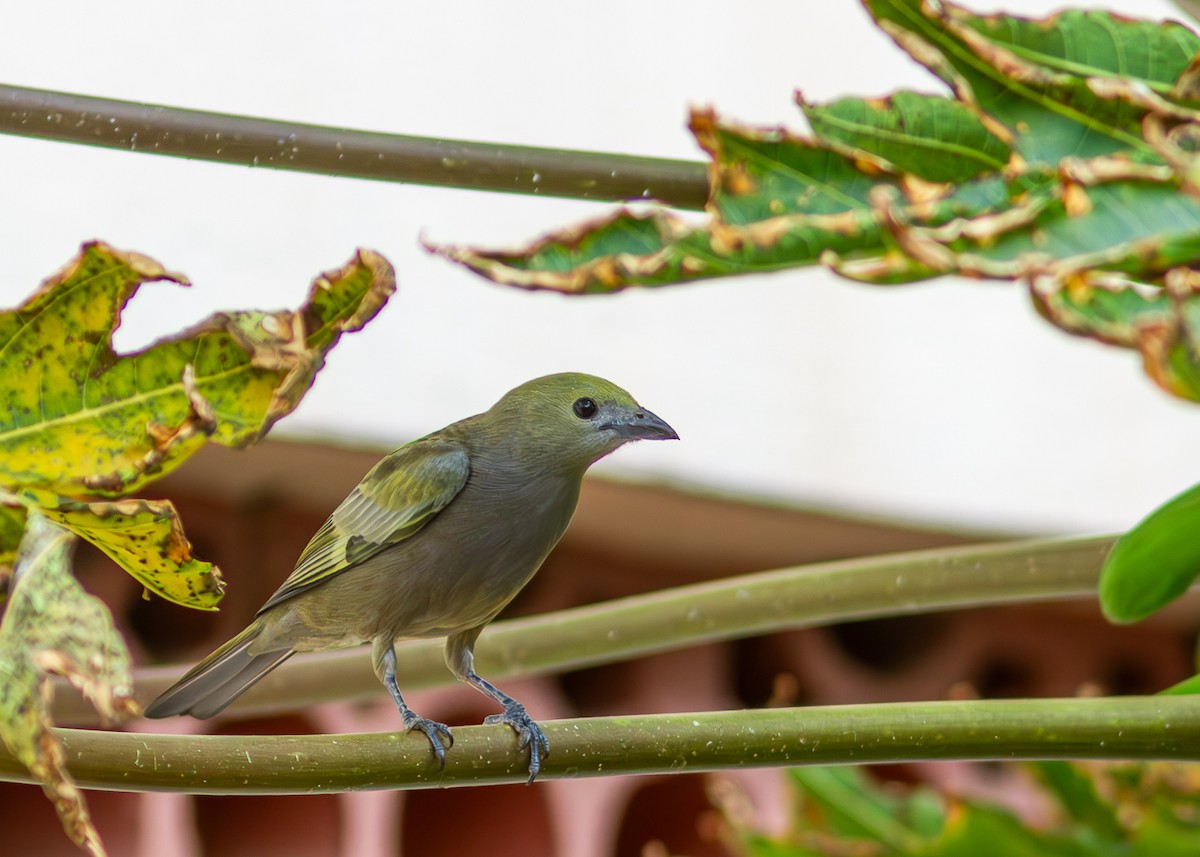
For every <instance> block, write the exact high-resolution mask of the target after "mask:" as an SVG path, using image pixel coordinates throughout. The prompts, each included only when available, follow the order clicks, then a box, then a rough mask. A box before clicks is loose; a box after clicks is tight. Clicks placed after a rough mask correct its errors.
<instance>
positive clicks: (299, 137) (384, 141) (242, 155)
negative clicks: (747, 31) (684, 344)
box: [0, 85, 708, 209]
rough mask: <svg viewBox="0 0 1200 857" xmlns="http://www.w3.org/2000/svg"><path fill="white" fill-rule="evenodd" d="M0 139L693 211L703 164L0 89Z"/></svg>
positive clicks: (702, 194) (701, 197)
mask: <svg viewBox="0 0 1200 857" xmlns="http://www.w3.org/2000/svg"><path fill="white" fill-rule="evenodd" d="M0 133H4V134H17V135H20V136H24V137H37V138H40V139H43V140H59V141H62V142H68V143H85V144H87V145H90V146H105V147H108V148H112V149H124V150H126V151H131V152H145V153H148V154H153V155H176V156H180V157H185V158H200V159H203V160H207V161H219V162H221V163H227V164H240V165H242V166H253V167H270V168H272V169H278V170H296V171H299V172H309V173H321V174H323V175H331V176H348V177H351V178H360V179H378V180H381V181H395V182H411V183H414V184H427V185H438V186H441V187H458V188H469V189H473V190H492V191H508V192H512V193H528V194H539V195H543V196H563V197H570V198H573V199H589V200H602V201H614V200H631V199H653V200H659V201H661V202H665V203H666V204H668V205H673V206H676V207H679V208H693V209H701V208H703V207H704V203H705V201H706V200H707V199H708V176H707V172H706V167H705V165H704V164H702V163H699V162H693V161H676V160H668V159H665V158H642V157H634V156H630V155H612V154H605V153H600V152H579V151H571V150H566V149H540V148H535V147H532V146H509V145H503V144H499V143H476V142H465V141H460V140H436V139H431V138H428V137H411V136H405V135H401V134H384V133H379V132H374V131H355V130H349V129H345V128H329V127H326V126H322V125H306V124H302V123H299V122H281V121H276V120H271V119H255V118H250V117H246V116H230V115H227V114H222V113H209V112H206V111H200V110H183V109H180V108H177V107H162V106H159V105H153V104H136V103H133V102H129V101H117V100H114V99H110V98H93V97H90V96H84V95H72V94H69V93H65V92H49V91H46V90H40V89H28V88H26V87H20V86H7V85H0Z"/></svg>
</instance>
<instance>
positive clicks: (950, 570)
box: [55, 537, 1112, 724]
mask: <svg viewBox="0 0 1200 857" xmlns="http://www.w3.org/2000/svg"><path fill="white" fill-rule="evenodd" d="M1111 545H1112V538H1110V537H1103V538H1088V539H1041V540H1034V541H1021V542H1004V543H1000V544H994V545H982V546H979V545H975V546H969V547H956V548H944V549H938V550H927V551H914V552H910V553H902V554H892V555H888V556H880V557H868V558H860V559H854V560H845V561H839V562H827V563H817V564H813V565H806V566H799V567H795V568H785V569H779V570H776V571H767V572H761V573H758V574H747V575H742V576H739V577H734V578H730V579H727V580H718V581H712V582H708V583H700V584H695V585H691V586H684V587H679V588H676V589H668V590H664V591H661V592H654V593H651V594H649V595H638V596H633V597H629V598H621V599H618V600H615V601H609V602H606V603H602V604H594V605H590V606H587V607H579V608H575V609H571V610H562V611H559V612H556V613H548V614H544V615H540V616H532V617H529V618H525V619H517V620H511V621H506V622H498V623H496V624H495V625H493V626H491V627H489V628H488V629H487V630H486V631H485V632H484V634H483V636H482V637H481V638H480V641H479V644H478V645H477V646H476V668H477V669H478V670H479V672H480V674H481V675H485V676H488V677H489V678H493V679H503V678H510V677H514V676H530V675H544V674H549V673H555V672H562V671H564V670H570V669H579V668H581V667H586V666H594V665H597V664H604V663H612V662H615V661H620V660H626V659H629V658H633V657H636V656H640V655H646V654H652V653H655V652H663V651H669V650H673V649H682V648H686V647H688V646H695V645H700V644H703V643H711V642H716V641H720V640H730V639H737V638H741V637H750V636H754V635H757V634H766V633H770V632H773V631H780V630H785V629H795V628H806V627H812V626H816V625H822V624H829V623H832V622H844V621H848V620H853V619H868V618H876V617H882V616H898V615H905V614H913V613H928V612H933V611H939V610H953V609H962V608H967V607H979V606H984V605H996V604H1009V603H1014V602H1028V601H1039V600H1049V599H1062V598H1077V597H1082V596H1093V595H1094V593H1095V589H1096V581H1097V579H1098V577H1099V573H1100V564H1101V562H1102V561H1103V559H1104V556H1105V554H1106V553H1107V552H1108V549H1109V547H1110V546H1111ZM397 654H398V657H399V662H400V670H401V682H402V687H403V688H404V689H405V690H417V689H421V688H429V687H435V686H439V685H445V684H450V683H453V677H452V676H451V675H450V673H449V671H448V670H447V669H446V667H445V665H444V663H443V660H442V647H441V642H440V641H437V640H422V641H412V642H408V643H405V644H403V645H401V646H398V647H397ZM182 669H183V668H181V667H170V668H154V669H141V670H139V671H138V673H137V675H136V680H137V685H138V698H139V699H140V700H142V701H143V702H145V701H148V700H149V699H152V698H153V697H154V696H156V695H157V694H158V693H160V692H161V691H162V690H164V689H165V688H166V687H167V686H168V685H169V684H171V683H172V682H174V681H175V680H176V679H177V678H178V677H179V676H180V674H181V672H182ZM381 693H383V691H382V689H381V687H380V685H379V681H378V679H376V678H375V675H374V673H373V672H372V671H371V666H370V657H368V655H367V653H366V652H365V651H364V650H362V649H351V650H346V651H341V652H332V653H329V654H322V655H312V656H298V657H296V658H293V659H292V660H291V661H289V662H288V663H287V664H285V665H284V666H283V667H281V668H280V669H278V670H276V671H275V672H273V673H271V674H270V675H268V676H267V678H266V679H264V680H263V681H262V682H260V683H259V684H258V685H256V686H255V687H253V688H252V689H251V690H250V691H249V692H247V693H246V695H245V696H244V697H242V699H240V700H239V701H238V702H237V703H235V705H236V708H235V710H236V711H237V712H238V713H240V714H243V715H246V714H252V713H260V714H261V713H269V712H276V711H284V710H294V709H296V708H300V707H304V706H308V705H312V704H315V703H319V702H328V701H331V700H338V699H343V700H344V699H363V698H371V697H376V696H378V695H379V694H381ZM60 696H61V697H62V700H61V702H62V704H61V705H60V707H58V708H57V709H56V712H55V714H56V719H57V721H58V722H60V723H64V722H65V723H73V724H87V723H92V722H94V714H93V713H92V712H91V709H90V707H88V706H87V705H86V704H85V703H83V702H82V701H81V700H79V699H78V698H77V697H72V696H71V695H69V694H68V693H62V694H60Z"/></svg>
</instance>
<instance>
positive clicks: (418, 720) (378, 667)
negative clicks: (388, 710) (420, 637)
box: [375, 641, 454, 768]
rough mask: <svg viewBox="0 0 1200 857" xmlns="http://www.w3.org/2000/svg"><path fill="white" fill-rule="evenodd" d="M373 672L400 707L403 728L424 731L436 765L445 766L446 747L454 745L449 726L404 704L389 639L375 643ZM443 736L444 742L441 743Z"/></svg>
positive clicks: (394, 653)
mask: <svg viewBox="0 0 1200 857" xmlns="http://www.w3.org/2000/svg"><path fill="white" fill-rule="evenodd" d="M375 674H376V675H377V676H379V680H380V681H381V682H383V686H384V687H386V688H387V691H388V693H390V694H391V695H392V699H394V700H395V701H396V707H397V708H399V709H400V717H401V718H402V719H403V721H404V728H405V729H408V730H410V731H411V730H413V729H417V730H419V731H421V732H424V733H425V737H426V738H428V739H429V745H430V746H431V747H432V748H433V755H434V756H436V757H437V760H438V767H439V768H445V767H446V748H447V747H453V746H454V735H452V734H451V732H450V727H449V726H447V725H446V724H445V723H439V722H438V721H436V720H430V719H429V718H428V717H422V716H421V715H419V714H417V713H416V712H415V711H413V710H412V709H411V708H409V707H408V705H407V704H405V702H404V697H403V696H401V695H400V686H399V685H398V684H397V683H396V649H395V647H394V646H393V645H392V643H391V642H390V641H388V642H377V643H376V644H375ZM443 737H444V738H445V744H443V743H442V738H443Z"/></svg>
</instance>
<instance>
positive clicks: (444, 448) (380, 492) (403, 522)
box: [258, 437, 470, 613]
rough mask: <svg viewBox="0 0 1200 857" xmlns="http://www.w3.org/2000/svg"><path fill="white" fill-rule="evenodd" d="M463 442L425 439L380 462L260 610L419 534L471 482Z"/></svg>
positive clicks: (305, 550)
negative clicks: (468, 481)
mask: <svg viewBox="0 0 1200 857" xmlns="http://www.w3.org/2000/svg"><path fill="white" fill-rule="evenodd" d="M469 474H470V465H469V463H468V461H467V453H466V450H464V449H463V448H462V446H460V445H459V444H456V443H453V442H450V441H446V440H442V439H439V438H435V437H428V438H422V439H421V440H416V441H413V442H412V443H410V444H408V445H407V446H402V447H401V448H400V449H398V450H396V451H395V452H393V453H392V454H391V455H389V456H388V457H387V458H385V459H383V460H382V461H380V462H379V463H378V464H377V465H375V467H374V468H372V469H371V472H370V473H368V474H367V475H366V476H365V477H364V478H363V481H362V482H360V483H359V484H358V486H357V487H356V488H355V489H354V490H353V491H351V492H350V496H348V497H347V498H346V499H345V500H343V501H342V504H341V505H340V506H338V507H337V508H336V509H335V510H334V511H333V514H332V515H330V516H329V520H328V521H326V522H325V524H324V525H323V526H322V527H321V529H319V530H318V531H317V534H316V535H315V536H313V537H312V540H311V541H310V542H309V543H308V546H307V547H306V548H305V549H304V552H303V553H301V554H300V559H298V560H297V561H296V568H295V569H294V570H293V571H292V573H291V574H290V575H288V578H287V580H285V581H284V582H283V585H282V586H280V587H279V589H278V590H277V591H276V592H275V594H274V595H272V596H271V598H270V599H269V600H268V601H267V603H266V604H264V605H263V606H262V608H261V609H260V610H259V611H258V612H259V613H262V612H263V611H265V610H267V609H269V608H271V607H274V606H275V605H276V604H278V603H279V602H281V601H285V600H287V599H288V598H291V597H292V596H293V595H297V594H298V593H300V592H303V591H305V590H306V589H309V588H311V587H313V586H316V585H317V584H319V583H321V582H322V581H324V580H327V579H328V578H329V577H331V576H332V575H335V574H337V573H338V572H340V571H344V570H345V569H347V568H350V567H351V566H353V565H357V564H358V563H360V562H362V561H363V560H365V559H367V558H368V557H371V556H374V555H375V554H377V553H379V551H381V550H383V549H384V548H386V547H390V546H391V545H394V544H396V543H398V542H401V541H403V540H404V539H407V538H409V537H410V536H413V535H414V534H416V533H417V532H419V531H420V529H421V528H422V527H423V526H425V525H426V524H427V523H429V521H430V520H432V519H433V516H434V515H436V514H437V513H438V512H440V511H441V510H442V509H444V508H445V507H446V506H447V505H448V504H449V503H450V501H451V500H453V499H454V497H455V495H457V494H458V492H459V491H461V490H462V488H463V486H464V485H466V484H467V476H468V475H469Z"/></svg>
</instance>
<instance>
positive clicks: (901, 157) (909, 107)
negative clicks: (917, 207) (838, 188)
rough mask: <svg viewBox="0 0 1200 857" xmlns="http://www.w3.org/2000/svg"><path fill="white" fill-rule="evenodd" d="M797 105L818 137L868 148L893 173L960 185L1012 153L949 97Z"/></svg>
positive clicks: (1002, 163) (904, 94)
mask: <svg viewBox="0 0 1200 857" xmlns="http://www.w3.org/2000/svg"><path fill="white" fill-rule="evenodd" d="M800 106H801V107H802V108H803V109H804V115H805V116H806V117H807V119H808V122H809V125H810V126H812V129H813V133H814V134H816V135H817V137H818V139H820V140H821V141H823V142H826V143H836V144H839V145H840V146H843V147H846V148H847V149H849V150H851V152H853V151H855V150H857V151H862V152H867V153H869V154H871V155H874V156H876V157H878V158H881V159H882V160H883V161H884V162H885V163H886V164H887V165H888V166H889V167H890V168H891V169H892V170H893V171H894V172H897V173H911V174H913V175H915V176H918V177H919V178H922V179H925V180H926V181H931V182H950V183H953V184H961V183H962V182H965V181H967V180H968V179H972V178H975V177H976V176H978V175H980V174H981V173H986V172H995V171H998V170H1002V169H1004V167H1005V165H1006V164H1007V163H1008V159H1009V156H1010V155H1011V154H1012V152H1011V150H1010V149H1009V147H1008V144H1006V143H1005V142H1004V140H1002V139H1001V138H1000V137H998V136H996V135H995V134H993V133H992V132H991V131H989V130H988V129H987V127H986V126H985V125H984V124H983V122H981V121H980V119H979V117H978V116H976V115H975V113H974V112H972V111H971V110H970V109H969V108H967V107H966V106H965V105H963V104H962V103H960V102H957V101H953V100H951V99H949V98H942V97H938V96H933V95H921V94H919V93H915V92H897V93H896V94H894V95H891V96H888V97H886V98H879V99H863V98H843V99H841V100H839V101H834V102H832V103H830V104H823V105H816V104H809V103H807V102H805V101H803V100H801V101H800Z"/></svg>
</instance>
